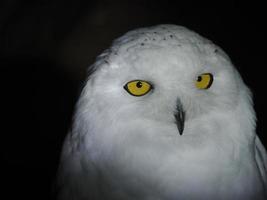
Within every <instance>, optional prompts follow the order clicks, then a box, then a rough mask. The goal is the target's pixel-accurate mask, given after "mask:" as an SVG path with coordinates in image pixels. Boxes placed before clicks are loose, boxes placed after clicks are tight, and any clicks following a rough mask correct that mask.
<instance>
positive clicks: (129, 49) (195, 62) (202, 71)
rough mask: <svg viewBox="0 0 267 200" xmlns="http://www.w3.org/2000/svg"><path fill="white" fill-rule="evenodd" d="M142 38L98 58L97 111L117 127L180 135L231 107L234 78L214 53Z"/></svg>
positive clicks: (201, 44)
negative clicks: (146, 125)
mask: <svg viewBox="0 0 267 200" xmlns="http://www.w3.org/2000/svg"><path fill="white" fill-rule="evenodd" d="M173 35H175V34H173ZM140 37H141V39H140ZM142 37H145V38H142ZM150 37H152V36H150ZM173 37H174V36H173ZM147 38H149V34H146V36H139V37H137V38H135V39H134V40H133V41H131V42H126V43H125V44H124V43H123V44H120V45H119V46H118V47H117V49H114V48H113V51H114V52H115V53H109V55H108V56H106V57H104V58H102V59H104V60H105V62H102V63H101V66H100V67H99V69H98V70H96V72H95V74H94V75H93V76H92V79H91V80H92V83H93V84H92V85H91V87H92V90H93V91H94V94H93V96H94V97H95V98H94V99H97V105H100V107H101V108H99V110H103V111H105V112H106V115H107V114H108V113H110V114H111V116H109V117H110V118H111V119H116V120H117V122H116V123H131V121H136V120H141V119H142V120H143V121H146V120H147V121H153V122H154V123H157V124H168V126H173V127H176V132H177V134H180V135H183V134H185V133H186V129H185V127H187V123H188V121H190V120H194V119H198V118H201V117H203V116H207V115H208V114H209V113H210V112H211V111H213V112H215V111H217V112H219V111H220V110H231V109H233V108H234V107H235V105H236V104H237V99H238V98H237V96H238V94H239V90H238V88H239V85H238V83H240V80H236V79H237V78H238V79H239V76H238V74H237V72H236V71H235V70H234V68H233V67H232V64H231V62H230V61H229V59H228V57H227V56H225V54H224V53H223V51H222V50H221V49H220V48H219V47H217V46H215V45H213V44H212V43H210V42H207V41H202V40H200V41H198V43H192V41H190V40H185V39H184V40H182V41H179V40H178V39H176V40H174V39H171V41H169V40H166V42H165V43H164V41H161V43H160V44H158V43H156V42H154V41H152V42H151V41H150V42H147V43H145V40H147V41H148V39H147ZM140 41H141V42H140ZM170 42H172V43H171V44H170ZM101 102H102V103H101ZM95 104H96V102H95ZM115 116H116V117H115Z"/></svg>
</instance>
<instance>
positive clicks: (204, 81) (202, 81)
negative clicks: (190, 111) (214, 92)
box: [195, 73, 213, 89]
mask: <svg viewBox="0 0 267 200" xmlns="http://www.w3.org/2000/svg"><path fill="white" fill-rule="evenodd" d="M212 83H213V75H212V74H211V73H204V74H201V75H199V76H198V77H197V79H196V81H195V85H196V87H197V88H198V89H208V88H210V86H211V85H212Z"/></svg>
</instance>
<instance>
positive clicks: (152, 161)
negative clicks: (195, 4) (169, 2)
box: [58, 25, 267, 200]
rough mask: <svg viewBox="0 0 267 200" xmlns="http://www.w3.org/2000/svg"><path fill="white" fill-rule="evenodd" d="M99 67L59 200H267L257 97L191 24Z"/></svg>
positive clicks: (161, 29)
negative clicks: (253, 97)
mask: <svg viewBox="0 0 267 200" xmlns="http://www.w3.org/2000/svg"><path fill="white" fill-rule="evenodd" d="M90 69H91V74H90V76H89V78H88V79H87V81H86V84H85V87H84V89H83V91H82V93H81V96H80V98H79V101H78V103H77V106H76V112H75V115H74V118H73V126H72V128H71V130H70V132H69V134H68V135H67V137H66V139H65V142H64V146H63V150H62V155H61V160H60V166H59V172H58V185H59V199H61V200H107V199H110V200H136V199H137V200H138V199H140V200H180V199H181V200H189V199H190V200H199V199H205V200H207V199H216V200H233V199H242V200H248V199H265V198H266V190H267V177H266V169H267V156H266V151H265V148H264V146H263V145H262V143H261V142H260V140H259V138H258V136H257V135H256V133H255V113H254V109H253V105H252V98H251V92H250V90H249V89H248V87H247V86H246V85H245V84H244V82H243V81H242V78H241V76H240V75H239V73H238V72H237V70H236V69H235V68H234V66H233V64H232V63H231V61H230V59H229V57H228V56H227V55H226V53H224V51H223V50H222V49H221V48H220V47H218V46H216V45H215V44H213V43H212V42H211V41H209V40H208V39H205V38H203V37H202V36H200V35H199V34H197V33H195V32H193V31H191V30H189V29H187V28H184V27H181V26H176V25H158V26H153V27H148V28H140V29H137V30H133V31H130V32H128V33H126V34H125V35H124V36H122V37H120V38H119V39H117V40H115V41H114V42H113V45H112V46H111V47H110V48H109V49H108V50H106V51H104V52H103V53H102V54H101V55H100V56H99V57H98V58H97V59H96V62H95V64H93V65H92V66H91V67H90Z"/></svg>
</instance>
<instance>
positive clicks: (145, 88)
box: [124, 80, 152, 97]
mask: <svg viewBox="0 0 267 200" xmlns="http://www.w3.org/2000/svg"><path fill="white" fill-rule="evenodd" d="M124 89H125V90H126V91H127V92H128V93H129V94H131V95H133V96H137V97H140V96H144V95H145V94H147V93H148V92H149V91H150V90H151V89H152V86H151V84H150V83H148V82H147V81H143V80H133V81H129V82H128V83H126V84H125V85H124Z"/></svg>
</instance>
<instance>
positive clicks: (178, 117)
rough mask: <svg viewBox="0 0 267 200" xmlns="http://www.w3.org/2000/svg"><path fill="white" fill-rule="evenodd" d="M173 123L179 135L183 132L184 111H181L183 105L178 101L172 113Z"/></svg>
mask: <svg viewBox="0 0 267 200" xmlns="http://www.w3.org/2000/svg"><path fill="white" fill-rule="evenodd" d="M174 117H175V122H176V125H177V128H178V131H179V133H180V135H182V134H183V132H184V122H185V111H184V109H183V105H182V103H181V101H180V99H178V100H177V103H176V111H175V113H174Z"/></svg>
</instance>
